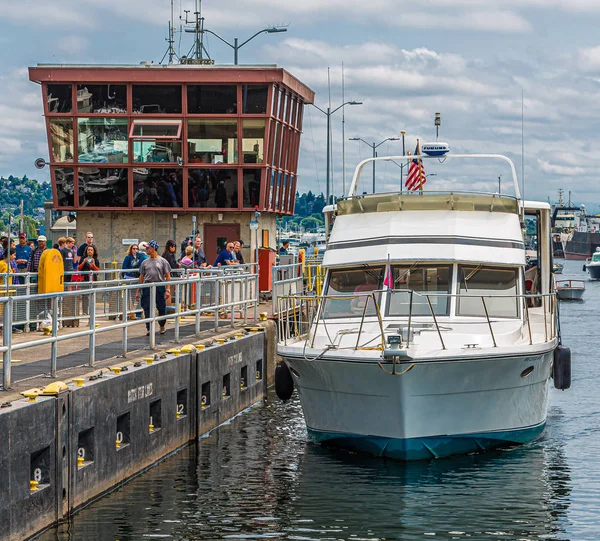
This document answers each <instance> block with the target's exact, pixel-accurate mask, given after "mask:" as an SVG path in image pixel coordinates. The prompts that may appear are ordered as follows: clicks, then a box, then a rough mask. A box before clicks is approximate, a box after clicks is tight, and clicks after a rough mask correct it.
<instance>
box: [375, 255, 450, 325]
mask: <svg viewBox="0 0 600 541" xmlns="http://www.w3.org/2000/svg"><path fill="white" fill-rule="evenodd" d="M392 277H393V282H392V284H387V283H386V284H385V285H386V286H387V285H389V287H390V288H391V289H393V290H399V291H392V292H391V294H390V296H389V302H388V309H387V315H388V316H408V314H409V312H410V297H411V291H412V292H414V293H413V295H412V297H413V299H412V315H413V316H429V315H431V310H430V308H429V304H428V302H427V296H429V301H430V302H431V307H432V309H433V312H434V314H435V315H439V316H446V315H449V311H450V297H448V296H447V295H448V294H449V293H450V291H451V285H452V267H450V265H439V266H438V265H418V266H402V267H392Z"/></svg>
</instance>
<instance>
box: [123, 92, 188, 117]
mask: <svg viewBox="0 0 600 541" xmlns="http://www.w3.org/2000/svg"><path fill="white" fill-rule="evenodd" d="M132 92H133V112H134V113H143V114H150V115H152V114H160V113H171V114H172V113H181V87H180V86H179V85H133V90H132Z"/></svg>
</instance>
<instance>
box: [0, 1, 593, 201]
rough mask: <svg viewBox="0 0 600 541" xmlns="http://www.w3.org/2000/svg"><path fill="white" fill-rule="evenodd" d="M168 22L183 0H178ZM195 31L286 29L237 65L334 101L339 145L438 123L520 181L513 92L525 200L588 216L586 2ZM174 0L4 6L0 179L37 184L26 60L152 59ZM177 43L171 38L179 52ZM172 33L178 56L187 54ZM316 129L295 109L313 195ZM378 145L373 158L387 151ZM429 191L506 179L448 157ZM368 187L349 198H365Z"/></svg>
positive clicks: (419, 133)
mask: <svg viewBox="0 0 600 541" xmlns="http://www.w3.org/2000/svg"><path fill="white" fill-rule="evenodd" d="M174 3H175V12H176V19H178V17H179V13H180V10H183V9H190V10H191V11H193V9H194V6H193V4H194V0H174ZM202 9H203V15H204V16H205V17H206V27H207V28H209V29H211V30H213V31H215V32H217V33H218V34H220V35H221V36H223V37H225V38H226V39H228V40H229V41H233V38H234V37H239V38H240V41H243V40H244V39H246V38H247V37H249V36H251V35H252V34H253V33H254V32H255V31H257V30H259V29H261V28H264V27H267V26H272V25H288V28H289V30H288V32H287V33H285V34H274V35H261V36H259V37H257V38H256V39H255V40H253V41H252V42H251V43H249V44H247V45H246V46H245V47H244V48H242V49H241V50H240V63H242V64H243V63H263V64H278V65H279V66H282V67H284V68H285V69H287V70H288V71H290V72H291V73H292V74H294V75H295V76H297V77H298V78H299V79H300V80H301V81H303V82H304V83H305V84H307V85H308V86H310V87H311V88H312V89H313V90H315V92H316V100H315V101H316V104H317V105H319V106H320V107H321V108H326V107H327V105H328V99H329V98H328V68H329V69H330V78H331V105H332V108H335V107H337V105H339V104H341V103H342V62H343V64H344V73H345V99H346V100H353V99H354V100H362V101H363V102H364V104H363V105H361V106H354V107H346V108H345V125H344V129H345V134H346V139H348V138H350V137H361V138H362V139H364V140H365V141H367V142H369V143H373V142H374V143H379V142H380V141H382V140H384V139H386V138H387V137H399V136H400V130H406V149H407V150H414V146H415V142H416V138H417V137H419V138H420V139H421V142H426V141H431V140H435V129H434V125H433V120H434V114H435V113H436V112H440V113H441V114H442V127H441V132H440V140H443V141H447V142H448V143H449V144H450V145H451V148H452V150H453V151H454V152H469V153H484V152H487V153H502V154H506V155H507V156H509V157H511V158H512V159H513V160H514V162H515V165H516V167H517V171H518V173H519V176H520V173H521V164H522V161H521V96H522V95H523V96H524V102H523V104H524V119H525V121H524V134H525V137H524V148H525V154H524V156H525V160H524V166H525V167H524V169H525V192H526V196H527V198H535V199H541V200H547V198H548V197H550V198H551V199H552V200H553V201H554V200H555V198H556V190H557V189H558V188H564V189H565V192H568V191H569V190H572V191H573V199H574V200H575V201H577V202H585V203H588V204H589V206H590V208H589V209H588V210H591V211H592V212H600V207H599V206H598V203H600V185H599V183H598V182H597V179H598V178H599V173H598V170H599V168H600V153H599V152H598V151H597V150H595V143H594V141H596V139H597V136H596V128H597V126H598V124H599V123H600V100H598V91H599V89H600V37H599V34H598V32H597V28H598V25H599V24H600V1H598V0H502V1H496V0H422V1H421V2H413V1H408V0H371V1H370V2H358V1H353V0H327V1H325V0H301V1H292V0H253V1H252V2H248V1H247V0H218V1H217V0H204V2H203V6H202ZM169 11H170V0H101V1H98V0H49V1H47V2H42V1H41V0H19V1H18V2H15V1H14V0H0V13H1V14H2V15H1V17H2V19H1V23H0V25H1V26H0V30H1V31H0V50H1V51H2V56H1V57H0V68H1V69H0V174H3V175H5V176H6V175H8V174H14V175H19V176H20V175H22V174H24V173H26V174H27V175H28V176H30V177H34V178H39V179H42V178H44V179H45V178H47V177H46V176H45V175H47V172H42V173H40V172H38V171H36V170H35V169H34V167H33V161H34V159H35V158H36V157H40V156H41V157H47V152H48V151H47V146H46V141H45V132H44V123H43V118H42V104H41V92H40V89H39V87H38V86H37V85H35V84H33V83H30V82H29V81H28V78H27V67H28V66H34V65H36V64H37V63H92V64H93V63H114V64H117V63H121V64H123V63H138V62H140V61H142V60H153V61H154V62H155V63H157V62H158V61H160V59H161V57H162V56H163V53H164V51H165V49H166V43H165V41H164V38H165V36H166V26H167V21H168V18H169ZM179 39H180V36H179V35H178V36H177V46H179ZM190 39H191V38H190V36H189V35H182V36H181V52H182V54H184V53H185V52H187V50H188V49H189V47H190V46H191V42H190ZM206 45H207V47H208V49H209V52H210V54H211V57H212V58H213V59H214V60H215V61H216V62H217V63H219V64H228V63H232V62H233V52H232V50H231V49H228V48H227V47H226V46H225V45H223V44H221V43H220V42H219V41H218V40H217V39H216V38H214V37H211V36H208V37H207V42H206ZM331 118H332V136H333V145H332V154H333V186H334V189H333V191H334V192H335V193H341V191H342V182H343V179H342V176H343V174H342V173H343V166H342V152H343V147H342V123H341V121H342V110H339V111H338V112H337V113H335V115H332V117H331ZM325 142H326V118H325V116H324V115H323V114H321V113H320V112H319V111H317V110H316V109H315V108H313V107H307V108H306V111H305V121H304V133H303V139H302V152H301V156H300V165H299V186H298V187H299V189H300V191H305V190H308V189H312V190H316V191H324V190H325V176H326V175H325V159H326V153H325ZM401 148H402V145H401V142H386V143H383V144H382V145H381V146H379V148H378V152H379V154H380V155H385V154H398V153H400V150H401ZM371 152H372V150H371V149H370V148H369V146H367V145H366V144H365V143H363V142H357V141H348V140H346V144H345V154H346V182H347V183H349V181H350V179H351V174H352V171H353V169H354V166H355V164H356V163H357V162H358V161H359V160H360V159H362V158H365V157H368V156H370V155H371ZM427 172H428V173H435V174H436V176H431V177H430V178H429V181H428V186H430V187H431V189H432V190H434V189H448V188H450V186H454V187H455V189H460V188H461V187H465V186H467V185H471V186H477V188H479V189H482V190H484V189H485V190H494V189H497V183H498V176H499V175H502V185H503V191H504V190H506V191H507V190H508V179H509V174H510V172H509V170H508V169H507V168H506V167H505V166H504V165H501V164H500V163H492V164H485V163H477V164H475V163H469V164H466V165H462V164H461V163H460V162H458V161H456V160H448V161H447V162H446V163H445V164H438V163H435V164H431V165H429V164H428V165H427ZM399 173H400V169H399V168H398V167H397V166H395V165H394V164H388V165H383V164H382V165H378V167H377V179H378V180H377V182H378V189H390V190H391V189H394V188H395V187H397V186H399V182H400V177H399ZM370 185H371V175H370V171H369V174H366V175H365V179H364V180H363V182H362V184H361V187H360V189H361V191H362V190H363V189H364V190H367V189H370Z"/></svg>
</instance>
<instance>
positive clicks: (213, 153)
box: [188, 119, 237, 163]
mask: <svg viewBox="0 0 600 541" xmlns="http://www.w3.org/2000/svg"><path fill="white" fill-rule="evenodd" d="M188 152H189V162H190V163H237V120H233V119H232V120H190V121H189V123H188Z"/></svg>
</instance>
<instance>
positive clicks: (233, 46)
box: [202, 26, 287, 66]
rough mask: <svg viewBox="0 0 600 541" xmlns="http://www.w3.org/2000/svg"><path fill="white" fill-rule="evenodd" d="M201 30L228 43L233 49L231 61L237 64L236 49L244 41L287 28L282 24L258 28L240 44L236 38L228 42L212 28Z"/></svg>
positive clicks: (241, 45) (284, 30)
mask: <svg viewBox="0 0 600 541" xmlns="http://www.w3.org/2000/svg"><path fill="white" fill-rule="evenodd" d="M202 32H205V33H207V34H212V35H213V36H215V37H216V38H218V39H220V40H221V41H222V42H223V43H225V44H226V45H229V46H230V47H231V48H232V49H233V63H234V64H235V65H236V66H237V64H238V51H239V50H240V49H241V48H242V47H243V46H244V45H246V43H248V42H249V41H252V40H253V39H254V38H255V37H256V36H259V35H260V34H278V33H280V32H287V28H285V27H283V26H272V27H270V28H263V29H262V30H259V31H258V32H256V34H254V35H253V36H250V37H249V38H248V39H247V40H246V41H244V42H242V43H240V44H238V38H233V44H232V43H229V42H228V41H227V40H226V39H223V38H222V37H221V36H219V34H217V33H216V32H213V31H212V30H207V29H204V30H202Z"/></svg>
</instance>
